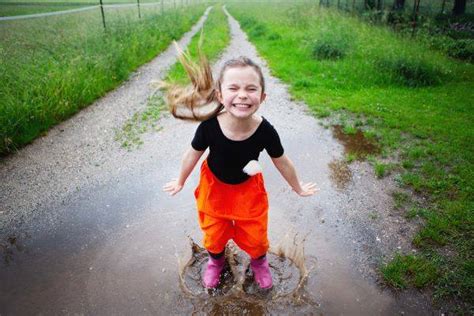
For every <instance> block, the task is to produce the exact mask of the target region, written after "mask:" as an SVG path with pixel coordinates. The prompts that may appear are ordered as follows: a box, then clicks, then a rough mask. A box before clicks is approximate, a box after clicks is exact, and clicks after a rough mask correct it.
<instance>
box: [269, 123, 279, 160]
mask: <svg viewBox="0 0 474 316" xmlns="http://www.w3.org/2000/svg"><path fill="white" fill-rule="evenodd" d="M267 125H268V126H267V128H266V134H267V135H266V137H265V138H266V144H265V149H266V151H267V153H268V155H269V156H270V157H272V158H278V157H281V156H282V155H283V153H284V149H283V146H282V145H281V141H280V136H279V135H278V132H277V131H276V129H275V128H274V127H273V125H271V124H270V123H268V124H267Z"/></svg>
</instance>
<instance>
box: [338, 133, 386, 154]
mask: <svg viewBox="0 0 474 316" xmlns="http://www.w3.org/2000/svg"><path fill="white" fill-rule="evenodd" d="M333 136H334V137H335V138H336V139H337V140H339V141H340V142H341V143H342V145H344V151H345V153H346V154H354V155H356V156H357V159H363V158H365V157H367V155H370V154H378V153H380V148H379V147H378V146H377V145H376V144H374V143H373V142H372V141H370V140H369V139H367V138H366V137H365V136H364V133H362V131H361V130H360V129H358V130H357V131H356V133H355V134H345V133H344V130H343V127H342V126H341V125H334V126H333Z"/></svg>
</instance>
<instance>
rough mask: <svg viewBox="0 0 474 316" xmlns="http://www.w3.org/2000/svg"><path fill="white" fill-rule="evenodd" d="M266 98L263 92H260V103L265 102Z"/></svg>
mask: <svg viewBox="0 0 474 316" xmlns="http://www.w3.org/2000/svg"><path fill="white" fill-rule="evenodd" d="M266 98H267V94H266V93H265V92H262V97H261V98H260V103H262V102H263V101H265V99H266Z"/></svg>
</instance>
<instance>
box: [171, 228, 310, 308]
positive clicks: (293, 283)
mask: <svg viewBox="0 0 474 316" xmlns="http://www.w3.org/2000/svg"><path fill="white" fill-rule="evenodd" d="M297 237H298V236H297V235H295V234H287V235H286V236H285V237H284V238H283V239H282V241H281V242H280V244H278V245H277V246H276V247H274V248H272V249H270V251H269V253H268V254H267V257H268V261H269V264H270V269H271V271H272V276H273V288H272V289H271V290H262V289H260V288H259V287H258V285H257V284H256V283H255V282H254V279H253V275H252V272H251V269H250V266H249V265H250V260H249V258H248V255H247V254H245V253H244V252H242V251H241V250H239V249H238V247H237V246H235V244H234V243H233V242H229V244H228V245H227V247H226V254H225V255H226V261H227V265H226V268H225V270H224V272H223V274H222V275H221V282H220V283H219V286H218V288H217V289H215V290H206V289H204V288H203V286H202V285H201V284H202V283H201V282H202V280H201V276H202V273H203V269H204V267H205V265H206V262H207V258H208V255H207V252H206V250H205V249H203V248H201V247H199V246H198V245H197V244H196V243H194V242H193V241H192V240H190V243H191V247H190V250H191V251H190V253H189V255H188V257H187V258H184V259H182V260H180V275H179V276H180V286H181V289H182V290H183V292H184V293H185V294H187V296H188V297H189V298H190V299H191V300H192V301H193V306H194V311H195V312H204V313H210V314H212V315H217V314H219V315H221V314H226V315H227V314H236V315H237V314H238V315H247V314H248V315H264V314H268V313H269V311H270V310H272V306H275V305H280V306H281V304H284V306H287V307H288V308H289V310H291V307H292V306H296V305H300V304H306V305H308V304H309V305H311V306H313V307H318V306H319V305H318V304H317V303H315V302H312V301H311V299H310V298H309V297H310V295H309V294H308V293H307V292H305V289H304V285H305V283H306V280H307V277H308V270H307V269H306V267H305V258H304V248H303V241H298V238H297Z"/></svg>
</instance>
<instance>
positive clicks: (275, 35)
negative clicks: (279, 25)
mask: <svg viewBox="0 0 474 316" xmlns="http://www.w3.org/2000/svg"><path fill="white" fill-rule="evenodd" d="M279 39H281V35H280V34H278V33H275V32H274V33H272V34H270V35H268V40H270V41H276V40H279Z"/></svg>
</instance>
